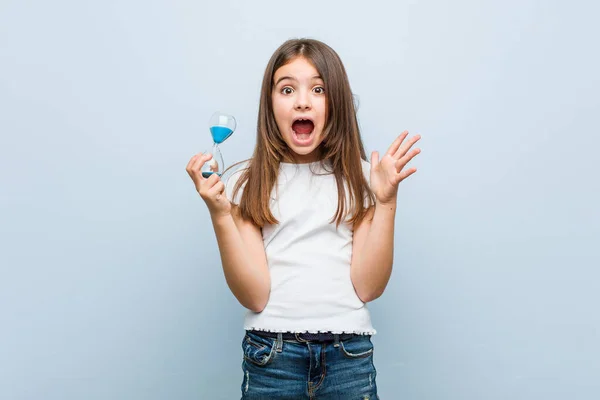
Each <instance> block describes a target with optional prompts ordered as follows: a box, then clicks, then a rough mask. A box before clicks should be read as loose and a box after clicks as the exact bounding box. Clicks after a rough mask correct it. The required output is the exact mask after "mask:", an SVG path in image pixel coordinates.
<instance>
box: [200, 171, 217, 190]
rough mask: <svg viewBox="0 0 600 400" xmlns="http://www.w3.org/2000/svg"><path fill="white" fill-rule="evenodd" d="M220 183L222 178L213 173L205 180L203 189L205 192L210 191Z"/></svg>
mask: <svg viewBox="0 0 600 400" xmlns="http://www.w3.org/2000/svg"><path fill="white" fill-rule="evenodd" d="M220 181H221V178H220V177H219V175H218V174H214V173H213V174H210V176H209V177H208V178H206V179H204V182H202V187H203V188H204V190H210V189H212V188H213V187H214V186H215V185H216V184H217V183H219V182H220Z"/></svg>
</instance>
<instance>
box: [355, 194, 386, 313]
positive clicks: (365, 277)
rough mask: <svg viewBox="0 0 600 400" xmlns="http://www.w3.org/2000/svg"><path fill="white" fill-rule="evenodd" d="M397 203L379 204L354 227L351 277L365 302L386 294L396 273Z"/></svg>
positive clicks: (358, 293) (357, 292) (357, 291)
mask: <svg viewBox="0 0 600 400" xmlns="http://www.w3.org/2000/svg"><path fill="white" fill-rule="evenodd" d="M395 217H396V204H395V203H394V204H390V205H383V204H377V205H376V206H375V207H371V209H369V211H368V212H367V216H366V217H365V218H364V219H363V220H362V221H361V223H360V224H359V225H358V226H357V227H356V228H355V230H354V237H353V239H352V249H353V250H352V264H351V265H350V277H351V279H352V283H353V285H354V290H356V294H357V295H358V297H359V298H360V299H361V300H362V301H363V302H365V303H368V302H370V301H373V300H375V299H377V298H378V297H379V296H381V295H382V294H383V291H384V290H385V288H386V286H387V284H388V282H389V280H390V276H391V275H392V263H393V259H394V219H395Z"/></svg>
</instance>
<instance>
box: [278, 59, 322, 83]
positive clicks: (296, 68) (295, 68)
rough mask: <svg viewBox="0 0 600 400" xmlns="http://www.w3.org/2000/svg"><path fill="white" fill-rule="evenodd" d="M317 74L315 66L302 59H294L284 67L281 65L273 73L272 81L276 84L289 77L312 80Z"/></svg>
mask: <svg viewBox="0 0 600 400" xmlns="http://www.w3.org/2000/svg"><path fill="white" fill-rule="evenodd" d="M318 75H319V72H318V71H317V69H316V68H315V66H314V65H313V64H312V63H311V62H310V61H308V60H307V59H306V58H304V57H296V58H294V59H293V60H292V61H290V62H288V63H287V64H285V65H282V66H281V67H279V68H278V69H277V71H275V74H274V75H273V80H274V81H275V82H277V80H279V79H280V78H282V77H291V78H295V79H298V80H303V79H312V78H314V77H315V76H318Z"/></svg>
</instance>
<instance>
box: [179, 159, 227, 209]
mask: <svg viewBox="0 0 600 400" xmlns="http://www.w3.org/2000/svg"><path fill="white" fill-rule="evenodd" d="M211 158H212V155H211V154H208V153H206V154H202V153H198V154H196V155H195V156H193V157H192V158H191V159H190V161H189V162H188V165H187V167H186V168H185V170H186V171H187V173H188V175H189V176H190V178H192V181H194V185H195V186H196V190H197V191H198V193H199V194H200V197H202V199H203V200H204V202H205V203H206V206H207V207H208V210H209V211H210V214H211V216H213V217H219V216H224V215H228V214H231V203H230V202H229V199H227V196H225V184H224V183H223V182H222V181H221V178H220V177H219V175H217V174H212V175H211V176H209V177H208V178H204V177H202V172H201V169H202V166H203V165H204V163H205V162H207V161H208V160H210V159H211Z"/></svg>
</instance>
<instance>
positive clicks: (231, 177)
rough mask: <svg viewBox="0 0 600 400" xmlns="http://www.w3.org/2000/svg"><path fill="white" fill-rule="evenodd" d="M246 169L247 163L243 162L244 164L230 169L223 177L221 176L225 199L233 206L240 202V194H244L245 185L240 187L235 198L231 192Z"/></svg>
mask: <svg viewBox="0 0 600 400" xmlns="http://www.w3.org/2000/svg"><path fill="white" fill-rule="evenodd" d="M247 168H248V162H244V163H241V164H240V165H237V166H235V167H232V169H231V171H228V172H227V173H226V174H225V176H223V178H224V183H225V196H227V199H229V201H230V202H232V203H233V204H240V201H241V200H242V193H243V192H244V187H245V186H246V184H245V183H244V184H243V185H242V187H241V188H240V190H239V191H238V192H237V195H236V196H235V198H234V196H233V192H234V190H235V185H236V184H237V182H238V181H239V180H240V178H241V177H242V175H243V173H244V171H245V170H246V169H247Z"/></svg>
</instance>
